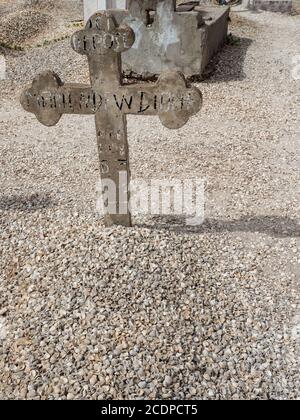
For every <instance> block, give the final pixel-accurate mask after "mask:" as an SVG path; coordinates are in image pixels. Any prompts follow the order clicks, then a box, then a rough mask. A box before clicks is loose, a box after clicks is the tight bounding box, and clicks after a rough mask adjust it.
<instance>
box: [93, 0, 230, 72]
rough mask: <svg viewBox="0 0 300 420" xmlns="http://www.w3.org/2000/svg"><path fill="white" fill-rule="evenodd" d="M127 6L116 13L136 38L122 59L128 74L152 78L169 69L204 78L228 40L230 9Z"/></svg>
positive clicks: (164, 0) (160, 2)
mask: <svg viewBox="0 0 300 420" xmlns="http://www.w3.org/2000/svg"><path fill="white" fill-rule="evenodd" d="M86 1H88V0H86ZM127 5H128V10H127V11H126V10H114V11H113V13H114V16H115V17H116V19H117V21H118V22H119V23H121V22H124V23H125V24H127V25H128V26H130V27H131V28H132V29H133V31H134V33H135V36H136V39H135V43H134V44H133V46H132V48H131V49H130V50H129V51H127V52H125V53H124V54H123V56H122V63H123V70H124V71H125V73H126V74H127V75H130V74H132V75H137V76H142V77H143V78H151V77H153V76H157V75H159V74H160V73H162V72H163V71H168V70H173V71H174V70H175V71H180V72H182V73H183V74H184V75H185V76H194V75H201V74H202V73H203V71H204V69H205V67H206V66H207V65H208V63H209V62H210V60H211V59H212V58H213V56H214V55H215V54H216V52H217V51H218V50H219V49H220V48H221V47H222V46H223V44H224V43H225V41H226V37H227V32H228V21H229V10H230V9H229V8H228V7H218V6H212V5H210V6H209V5H201V4H200V2H188V3H183V4H181V5H179V6H176V1H175V0H128V2H127Z"/></svg>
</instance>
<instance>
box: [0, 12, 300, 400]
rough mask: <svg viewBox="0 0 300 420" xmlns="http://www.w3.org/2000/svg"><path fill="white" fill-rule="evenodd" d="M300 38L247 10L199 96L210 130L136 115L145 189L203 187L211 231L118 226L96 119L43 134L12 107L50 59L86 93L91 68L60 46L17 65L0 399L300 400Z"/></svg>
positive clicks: (7, 154) (136, 149) (5, 155)
mask: <svg viewBox="0 0 300 420" xmlns="http://www.w3.org/2000/svg"><path fill="white" fill-rule="evenodd" d="M299 24H300V17H299V16H293V17H291V16H284V15H275V14H270V13H259V14H254V13H250V12H241V13H239V14H235V15H234V17H233V33H234V35H235V36H239V37H240V42H239V43H238V44H236V45H228V46H226V48H225V49H224V51H223V52H222V53H221V54H220V61H219V64H218V65H217V68H216V71H215V73H214V75H213V76H211V78H210V79H208V80H206V81H205V82H203V83H201V84H200V85H199V86H200V88H201V90H202V91H203V94H204V101H205V102H204V108H203V110H202V113H201V114H200V115H199V116H197V117H195V118H193V119H192V120H191V122H190V123H189V124H188V125H187V126H186V127H184V128H183V129H181V130H179V131H176V132H173V131H172V132H170V131H168V130H167V129H165V128H163V127H161V126H160V125H159V123H158V120H157V119H156V118H151V117H149V118H145V119H144V120H143V121H142V122H141V118H137V117H134V116H133V117H130V118H129V140H130V148H131V164H132V173H133V177H142V176H147V177H149V178H151V177H153V178H157V177H159V176H160V177H163V176H165V177H166V178H172V177H182V178H186V177H190V178H195V177H198V178H203V179H205V180H206V222H205V224H204V225H203V226H201V227H199V228H187V227H185V226H184V225H183V224H182V223H181V221H180V220H176V219H168V220H166V219H164V218H151V217H147V218H136V219H135V227H134V228H133V229H130V230H129V229H123V228H113V229H104V228H103V225H102V223H101V220H99V219H98V218H97V217H96V216H95V213H94V208H95V183H96V181H97V176H98V162H97V153H96V143H95V140H94V138H95V130H94V123H93V119H92V118H90V117H78V116H66V117H65V118H63V119H62V121H61V122H60V124H59V125H58V126H56V127H54V128H51V129H47V128H45V127H43V126H41V125H39V124H38V123H37V122H36V120H35V118H34V117H33V116H31V115H28V114H25V113H24V112H23V111H22V110H21V109H20V106H19V105H18V103H17V102H16V101H14V100H12V97H13V96H14V95H15V94H16V93H15V92H17V91H18V90H19V87H20V86H21V84H22V80H26V79H27V78H28V77H29V76H30V77H29V78H31V76H32V72H33V70H32V69H34V70H38V69H39V67H43V66H49V65H50V64H51V62H52V63H53V65H55V67H58V69H59V68H60V65H61V73H62V75H63V76H65V75H68V74H69V73H72V75H71V74H70V77H72V78H73V79H74V80H76V79H81V78H82V79H84V77H85V75H86V68H85V67H82V63H81V62H80V61H76V67H75V71H73V72H72V71H70V67H69V66H70V63H71V62H72V61H70V57H71V56H70V55H67V51H68V50H69V49H68V48H67V46H66V45H65V43H64V42H62V43H58V44H56V45H55V46H50V47H47V48H40V49H38V50H35V52H36V54H35V56H34V54H33V52H32V51H30V52H28V53H25V54H21V55H20V54H16V55H14V56H10V57H9V72H10V74H12V72H14V74H15V76H16V81H15V83H13V84H11V83H10V82H5V83H3V82H2V83H3V91H2V92H6V94H5V97H4V99H3V97H2V98H1V103H0V147H1V155H0V158H1V167H0V177H1V186H2V188H1V192H0V217H1V219H0V220H1V243H0V250H1V260H0V273H1V282H0V353H1V357H0V398H4V399H8V398H34V399H40V398H62V399H65V398H69V399H73V398H78V399H80V398H89V399H90V398H121V399H122V398H131V399H135V398H175V399H177V398H204V399H245V398H249V399H250V398H251V399H254V398H257V399H266V398H280V399H284V398H289V399H295V398H299V397H300V373H299V372H300V369H299V356H300V354H299V345H300V306H299V284H298V283H299V238H300V225H299V210H300V209H299V202H300V201H299V192H300V190H299V181H300V176H299V175H300V174H299V163H300V162H299V156H300V155H299V152H300V150H299V135H300V132H299V127H300V117H299V115H300V114H299V103H300V81H299V80H298V81H296V80H293V78H292V76H291V70H292V64H291V60H292V58H293V56H295V55H296V54H300V50H299V45H300V33H299ZM70 54H73V53H70ZM56 56H60V57H61V62H58V63H55V62H54V60H55V58H54V57H56ZM33 59H36V60H38V63H37V64H33V66H32V69H30V68H29V66H30V63H31V60H33ZM42 60H44V61H42ZM79 60H80V58H79ZM22 66H23V71H21V67H22ZM51 67H52V66H51V65H50V68H51ZM13 69H14V70H13ZM27 70H28V71H29V73H27ZM22 74H23V76H22ZM170 151H171V153H170ZM145 174H146V175H145Z"/></svg>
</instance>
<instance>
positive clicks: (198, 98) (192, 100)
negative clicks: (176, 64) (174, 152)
mask: <svg viewBox="0 0 300 420" xmlns="http://www.w3.org/2000/svg"><path fill="white" fill-rule="evenodd" d="M115 102H116V106H117V107H118V108H121V110H122V112H124V113H125V114H137V115H158V116H159V118H160V120H161V123H162V124H163V125H164V126H165V127H167V128H170V129H177V128H180V127H182V126H184V125H185V124H186V123H187V122H188V120H189V118H190V117H191V116H193V115H196V114H197V113H198V112H199V111H200V109H201V107H202V102H203V99H202V94H201V92H200V90H199V89H197V88H196V87H189V86H188V85H187V82H186V80H185V78H184V76H183V75H182V74H181V73H178V72H165V73H163V74H162V75H161V76H160V77H159V79H158V81H157V82H156V83H155V84H149V83H141V84H135V85H127V86H126V85H123V86H122V87H121V88H120V92H119V94H118V95H115Z"/></svg>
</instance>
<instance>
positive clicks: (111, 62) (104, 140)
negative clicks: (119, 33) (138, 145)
mask: <svg viewBox="0 0 300 420" xmlns="http://www.w3.org/2000/svg"><path fill="white" fill-rule="evenodd" d="M99 60H101V65H99V63H98V61H99ZM89 66H90V77H91V84H92V87H93V90H94V91H95V92H100V94H101V92H103V93H104V86H105V89H106V93H107V89H110V90H111V92H110V93H112V95H111V97H112V98H113V97H114V94H117V93H118V91H119V89H120V84H121V80H120V77H121V74H122V73H121V64H120V54H116V53H115V52H112V51H111V52H107V53H106V54H105V60H103V59H101V55H99V56H98V57H97V56H94V57H92V58H90V60H89ZM104 96H105V95H103V97H104ZM103 105H104V106H102V107H101V109H100V110H99V111H97V112H96V115H95V122H96V131H97V144H98V151H99V159H100V174H101V183H102V194H103V199H104V200H103V202H104V211H105V223H106V225H107V226H111V225H115V224H117V225H123V226H131V215H130V211H129V207H128V206H129V182H130V170H129V148H128V141H127V126H126V115H124V114H123V113H121V112H117V109H116V104H114V103H112V102H107V103H105V104H103ZM112 184H113V186H112ZM114 186H115V188H114Z"/></svg>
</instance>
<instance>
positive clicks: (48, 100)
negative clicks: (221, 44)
mask: <svg viewBox="0 0 300 420" xmlns="http://www.w3.org/2000/svg"><path fill="white" fill-rule="evenodd" d="M133 43H134V33H133V31H132V29H131V28H129V27H127V26H120V27H117V26H116V24H115V21H114V18H113V16H112V15H111V14H110V13H109V12H103V13H97V14H95V15H94V16H92V17H91V18H90V20H89V21H88V22H87V25H86V28H85V29H84V30H81V31H78V32H76V33H75V34H74V35H73V37H72V47H73V49H74V50H75V51H77V52H78V53H80V54H84V55H86V56H87V57H88V62H89V69H90V79H91V86H88V85H82V84H64V83H63V82H62V81H61V80H60V78H59V77H58V76H57V75H56V74H55V73H53V72H50V71H48V72H45V73H42V74H41V75H39V76H38V77H37V78H36V79H34V81H33V83H32V85H31V86H30V87H29V88H27V89H26V90H25V91H24V92H23V94H22V96H21V104H22V106H23V107H24V109H25V110H26V111H29V112H32V113H34V114H35V115H36V117H37V119H38V120H39V121H40V122H41V123H42V124H44V125H46V126H53V125H55V124H57V123H58V121H59V120H60V118H61V116H62V115H63V114H85V115H89V114H93V115H95V121H96V131H97V143H98V150H99V159H100V169H101V179H102V181H103V185H104V184H105V180H109V181H112V182H113V183H114V185H115V186H116V196H115V198H114V202H111V201H112V200H111V201H110V202H108V200H106V201H105V202H104V206H105V209H106V215H105V221H106V225H107V226H111V225H114V224H117V225H124V226H131V214H130V211H129V206H128V205H129V182H130V170H129V153H128V152H129V151H128V142H127V127H126V115H127V114H137V115H158V116H159V118H160V120H161V122H162V124H163V125H165V126H166V127H168V128H180V127H182V126H183V125H184V124H185V123H186V122H187V121H188V119H189V117H190V116H192V115H194V114H196V113H197V112H198V111H199V110H200V108H201V105H202V95H201V93H200V91H199V90H198V89H196V88H194V87H192V88H191V87H187V84H186V81H185V79H184V77H183V76H182V75H181V74H180V73H176V72H168V73H164V74H162V75H161V76H160V78H159V80H158V81H157V82H156V83H140V84H127V85H126V84H123V82H122V71H121V53H122V52H124V51H126V50H128V49H129V48H131V46H132V45H133ZM120 174H123V176H122V177H121V176H120ZM124 174H125V176H124ZM124 179H125V185H124ZM103 195H105V191H103Z"/></svg>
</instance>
